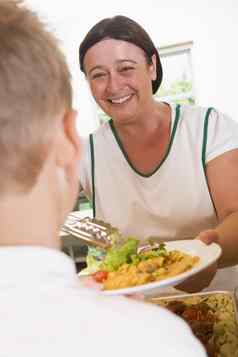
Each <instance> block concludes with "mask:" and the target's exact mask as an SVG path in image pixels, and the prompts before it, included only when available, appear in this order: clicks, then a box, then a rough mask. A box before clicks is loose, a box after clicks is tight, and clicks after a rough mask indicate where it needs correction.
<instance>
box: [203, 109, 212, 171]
mask: <svg viewBox="0 0 238 357" xmlns="http://www.w3.org/2000/svg"><path fill="white" fill-rule="evenodd" d="M212 110H213V108H208V110H207V112H206V116H205V119H204V127H203V143H202V165H203V169H204V172H205V169H206V150H207V134H208V119H209V115H210V113H211V111H212Z"/></svg>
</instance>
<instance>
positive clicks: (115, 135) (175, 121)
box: [109, 104, 180, 177]
mask: <svg viewBox="0 0 238 357" xmlns="http://www.w3.org/2000/svg"><path fill="white" fill-rule="evenodd" d="M179 118H180V105H179V104H178V105H177V106H176V115H175V120H174V125H173V130H172V134H171V138H170V142H169V146H168V149H167V152H166V154H165V156H164V158H163V160H162V161H161V162H160V164H159V165H158V166H157V167H156V168H155V170H153V171H152V172H151V173H150V174H143V173H141V172H139V171H138V170H137V169H136V168H135V167H134V166H133V165H132V163H131V162H130V159H129V157H128V155H127V153H126V151H125V149H124V147H123V145H122V142H121V140H120V138H119V136H118V134H117V131H116V128H115V126H114V124H113V120H112V119H110V120H109V125H110V127H111V130H112V133H113V135H114V137H115V139H116V141H117V143H118V145H119V147H120V149H121V151H122V153H123V155H124V157H125V159H126V161H127V162H128V164H129V165H130V167H131V168H132V170H134V171H135V172H136V173H137V174H138V175H140V176H142V177H151V176H152V175H154V174H155V173H156V171H158V170H159V168H160V167H161V166H162V164H163V163H164V161H165V160H166V159H167V157H168V155H169V152H170V150H171V147H172V144H173V141H174V137H175V133H176V130H177V126H178V121H179Z"/></svg>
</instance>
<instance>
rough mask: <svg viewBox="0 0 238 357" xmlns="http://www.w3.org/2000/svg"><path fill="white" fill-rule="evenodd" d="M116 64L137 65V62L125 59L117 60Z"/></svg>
mask: <svg viewBox="0 0 238 357" xmlns="http://www.w3.org/2000/svg"><path fill="white" fill-rule="evenodd" d="M116 62H117V63H123V62H131V63H134V64H137V62H136V61H134V60H132V59H129V58H125V59H121V60H117V61H116Z"/></svg>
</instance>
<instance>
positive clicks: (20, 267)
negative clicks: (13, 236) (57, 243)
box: [0, 246, 78, 285]
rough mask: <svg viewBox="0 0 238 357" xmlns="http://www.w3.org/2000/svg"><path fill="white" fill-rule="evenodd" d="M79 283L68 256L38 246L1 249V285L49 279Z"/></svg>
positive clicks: (72, 263)
mask: <svg viewBox="0 0 238 357" xmlns="http://www.w3.org/2000/svg"><path fill="white" fill-rule="evenodd" d="M56 277H57V281H62V282H63V281H64V282H68V283H70V282H71V283H72V282H77V281H78V277H77V275H76V271H75V265H74V262H73V261H72V259H71V258H69V257H68V256H67V255H66V254H64V253H62V252H60V251H58V250H56V249H50V248H45V247H38V246H14V247H10V246H8V247H0V285H2V284H6V283H8V284H9V283H10V282H13V281H14V283H15V284H17V282H18V281H19V283H22V282H23V281H26V282H29V281H37V280H39V279H43V280H44V279H46V278H47V279H48V278H49V280H51V278H52V279H53V280H55V279H56Z"/></svg>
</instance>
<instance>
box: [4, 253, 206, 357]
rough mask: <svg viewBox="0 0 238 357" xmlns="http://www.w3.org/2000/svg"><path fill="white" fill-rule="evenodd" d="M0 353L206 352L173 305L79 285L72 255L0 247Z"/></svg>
mask: <svg viewBox="0 0 238 357" xmlns="http://www.w3.org/2000/svg"><path fill="white" fill-rule="evenodd" d="M0 275H1V277H0V321H1V322H0V324H1V338H0V341H1V342H0V357H14V356H17V357H33V356H34V357H42V356H52V357H53V356H54V357H55V356H57V357H61V356H62V357H63V356H64V357H65V356H87V357H95V356H98V357H100V356H103V357H111V356H114V357H122V356H138V357H140V356H141V357H142V356H143V357H145V356H154V355H160V356H163V357H174V356H177V357H191V356H193V357H205V353H204V350H203V348H202V346H201V345H200V343H199V342H198V341H197V340H196V339H195V338H194V336H193V335H192V333H191V331H190V329H189V327H188V326H187V325H186V324H185V322H184V321H182V320H181V319H180V318H178V317H176V316H175V315H173V314H172V313H170V312H169V311H166V310H165V309H162V308H159V307H157V306H152V305H150V304H144V303H141V302H136V301H134V300H130V299H128V298H123V297H122V298H119V297H118V298H117V297H106V296H102V295H100V294H98V293H96V292H93V291H91V290H88V289H86V288H83V287H82V286H80V283H79V279H78V277H77V275H76V273H75V270H74V264H73V262H72V261H71V259H70V258H68V257H67V256H66V255H64V254H63V253H61V252H58V251H56V250H51V249H47V248H40V247H5V248H0Z"/></svg>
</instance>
